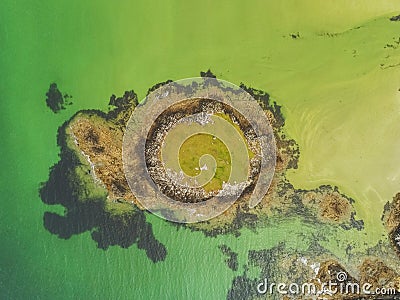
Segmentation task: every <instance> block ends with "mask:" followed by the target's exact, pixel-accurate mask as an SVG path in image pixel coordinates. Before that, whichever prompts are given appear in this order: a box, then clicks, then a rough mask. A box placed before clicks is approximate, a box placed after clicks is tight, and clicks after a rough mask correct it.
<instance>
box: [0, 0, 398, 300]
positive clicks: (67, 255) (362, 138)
mask: <svg viewBox="0 0 400 300" xmlns="http://www.w3.org/2000/svg"><path fill="white" fill-rule="evenodd" d="M0 5H1V10H0V54H1V55H0V66H1V71H2V72H1V80H0V92H1V102H0V106H1V112H2V117H1V118H0V120H1V121H0V124H1V133H2V145H1V157H2V160H1V162H2V168H1V181H0V185H1V191H2V196H1V200H2V209H1V210H0V220H1V221H0V222H1V227H0V228H1V231H0V233H1V238H2V243H1V244H2V246H1V250H0V253H1V255H0V297H1V298H4V299H29V298H34V299H35V298H38V299H47V298H48V299H61V298H67V299H72V298H74V299H76V298H82V299H113V298H122V299H159V298H168V299H223V298H225V296H226V293H227V290H228V288H229V287H230V284H231V281H232V278H233V277H234V276H235V274H236V275H237V274H240V272H242V271H243V269H242V268H241V267H240V268H239V271H237V272H233V271H231V270H229V269H228V268H227V267H226V265H225V264H224V262H223V260H224V257H223V255H222V253H221V252H220V251H219V250H218V248H217V247H218V245H220V244H221V243H226V244H228V245H229V246H231V247H232V249H233V250H234V251H236V252H238V253H239V266H242V265H243V264H244V263H246V260H247V251H248V250H249V249H262V248H269V247H272V246H274V245H276V244H277V243H278V242H279V241H289V244H290V245H291V246H292V247H298V248H300V249H304V248H306V246H307V241H305V240H303V239H300V238H298V237H299V234H301V233H308V234H311V233H312V232H313V231H315V230H317V228H314V227H313V226H311V225H307V226H306V225H304V224H302V223H301V222H300V221H298V220H295V219H294V220H287V221H285V222H281V223H278V224H277V225H276V226H273V227H270V228H264V229H260V230H259V231H258V233H254V232H252V231H249V230H243V231H242V235H241V236H240V237H239V238H234V237H233V236H223V237H219V238H216V239H214V238H213V239H211V238H205V237H204V236H203V235H202V234H200V233H193V232H190V231H188V230H182V229H181V230H178V231H177V230H176V228H175V227H172V226H170V225H169V224H168V223H167V222H165V221H163V220H161V219H158V218H156V217H152V216H151V217H149V219H150V221H151V222H152V223H153V229H154V231H155V236H156V238H157V239H159V240H160V241H161V242H162V243H164V244H165V245H166V247H167V249H168V254H167V258H166V260H165V261H164V262H160V263H157V264H153V263H152V262H151V261H150V260H149V259H147V257H146V255H145V253H144V251H142V250H138V249H137V247H136V246H135V245H134V246H132V247H130V248H129V249H121V248H119V247H112V248H110V249H109V250H107V251H103V250H100V249H97V248H96V245H95V243H94V242H93V241H92V240H91V238H90V234H89V233H86V234H82V235H78V236H74V237H72V238H71V239H69V240H61V239H59V238H57V237H56V236H55V235H52V234H50V233H49V232H47V231H46V230H45V229H44V227H43V219H42V218H43V213H44V212H45V211H47V210H52V211H58V212H61V213H62V208H60V207H48V206H46V205H44V204H43V203H42V202H41V200H40V198H39V196H38V186H39V183H40V182H42V181H45V180H47V176H48V168H49V167H50V166H51V165H52V164H54V163H55V162H56V161H57V160H58V156H57V154H58V149H57V147H56V130H57V127H58V126H59V125H60V124H61V123H62V122H63V121H64V120H66V119H68V118H69V117H70V116H71V115H72V114H73V112H75V111H77V110H79V109H83V108H103V109H105V108H106V105H107V103H108V98H109V96H110V95H111V94H113V93H115V94H117V95H119V94H122V92H123V91H124V90H127V89H132V88H133V89H135V91H136V92H137V93H138V94H139V97H144V95H145V93H146V91H147V89H148V88H149V87H150V86H152V85H153V84H155V83H157V82H160V81H164V80H166V79H180V78H186V77H193V76H198V73H199V71H205V70H207V69H208V68H211V70H212V71H213V72H214V73H215V74H216V75H217V76H218V77H220V78H222V79H225V80H228V81H231V82H233V83H236V84H239V83H240V82H244V83H245V84H247V85H250V86H253V87H255V88H259V89H263V90H266V91H267V92H269V93H270V94H271V96H272V97H273V98H274V99H275V100H277V101H278V102H279V104H282V105H283V111H284V114H285V116H286V131H287V133H288V135H290V137H292V138H294V139H295V140H296V141H297V142H298V144H299V145H300V151H301V156H300V163H299V169H298V170H295V171H291V172H290V174H289V175H288V178H289V179H290V180H291V182H292V183H293V184H294V185H295V186H296V187H298V188H313V187H316V186H318V185H320V184H336V185H338V186H339V187H340V189H341V192H343V193H346V194H347V195H349V196H351V197H353V198H354V199H355V200H356V204H355V205H356V208H357V217H358V218H362V219H364V221H365V227H366V228H365V232H366V233H367V235H364V232H361V233H358V232H354V231H344V230H342V231H339V233H337V234H336V235H335V236H333V237H332V238H331V241H332V242H331V243H326V246H327V247H328V248H329V249H330V250H331V251H333V252H334V253H335V254H337V255H338V256H339V257H344V249H343V247H342V246H343V245H345V244H346V241H352V240H354V243H356V245H358V246H359V248H360V249H363V247H367V246H372V245H374V244H375V243H376V241H377V240H378V239H379V238H380V237H381V235H382V234H383V228H382V226H381V225H380V215H381V212H382V209H383V205H384V203H385V202H386V201H388V200H390V199H391V197H392V196H393V195H394V194H395V193H396V192H397V191H399V190H400V188H399V187H400V184H399V183H400V177H399V172H400V171H399V168H398V166H399V160H400V159H399V155H398V153H399V149H400V139H399V135H400V122H399V121H400V120H399V117H400V114H399V110H400V92H399V91H398V89H399V88H400V82H399V79H398V78H399V75H400V74H399V73H400V67H393V68H386V69H382V67H386V66H387V65H390V64H397V63H399V62H400V51H399V50H398V49H391V48H388V49H385V48H384V46H385V45H386V44H388V43H389V44H390V43H393V38H398V37H399V36H400V22H397V23H396V22H390V21H388V17H389V16H392V15H394V14H396V15H397V14H399V13H400V4H399V3H398V1H345V0H341V1H329V2H327V1H316V0H313V1H311V0H308V1H301V2H300V1H246V2H239V1H219V2H218V3H215V1H198V2H193V1H191V2H189V1H163V2H158V1H157V2H153V3H148V2H147V1H119V2H117V3H114V2H109V1H56V2H54V1H19V2H15V1H8V0H6V1H3V2H2V3H1V4H0ZM358 26H361V27H360V28H359V29H354V30H350V29H352V28H355V27H358ZM297 32H298V33H299V35H300V38H297V39H293V38H291V37H290V34H297ZM324 33H339V34H338V35H336V36H333V37H330V36H327V35H324ZM341 33H342V34H341ZM388 56H389V57H388ZM380 64H385V65H384V66H382V67H381V65H380ZM53 81H55V82H57V83H58V85H59V88H60V89H61V91H63V92H67V93H69V94H72V95H73V97H74V98H73V102H74V104H73V106H71V107H70V108H68V110H67V111H64V112H62V113H60V114H59V115H54V114H53V113H52V112H50V110H48V109H47V108H46V106H45V101H44V100H45V92H46V90H47V89H48V86H49V84H50V82H53ZM364 243H366V245H364Z"/></svg>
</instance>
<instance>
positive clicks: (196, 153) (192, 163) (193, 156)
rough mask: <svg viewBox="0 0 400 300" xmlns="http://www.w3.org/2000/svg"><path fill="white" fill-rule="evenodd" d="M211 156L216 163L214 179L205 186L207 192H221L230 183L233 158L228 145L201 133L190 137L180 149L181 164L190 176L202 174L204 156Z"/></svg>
mask: <svg viewBox="0 0 400 300" xmlns="http://www.w3.org/2000/svg"><path fill="white" fill-rule="evenodd" d="M207 154H208V155H211V156H212V157H214V159H215V161H216V171H215V175H214V177H213V178H212V179H211V180H210V181H209V182H208V183H207V184H206V185H205V186H204V189H205V190H206V191H207V192H210V191H215V190H219V189H221V188H222V184H223V182H228V180H229V177H230V173H231V165H232V164H231V156H230V153H229V150H228V148H227V147H226V145H225V144H224V143H223V142H222V141H221V140H220V139H219V138H217V137H215V136H213V135H211V134H204V133H199V134H195V135H192V136H191V137H189V138H188V139H187V140H186V141H185V142H184V143H183V144H182V146H181V147H180V149H179V163H180V166H181V168H182V170H183V171H184V172H185V173H186V174H187V175H189V176H197V175H199V174H200V173H201V168H202V166H200V165H199V163H200V158H201V157H202V156H203V155H207Z"/></svg>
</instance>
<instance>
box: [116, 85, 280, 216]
mask: <svg viewBox="0 0 400 300" xmlns="http://www.w3.org/2000/svg"><path fill="white" fill-rule="evenodd" d="M275 162H276V145H275V139H274V135H273V131H272V127H271V126H270V124H269V121H268V119H267V117H266V115H265V112H264V111H263V110H262V108H261V107H260V105H259V104H258V103H257V101H256V100H255V99H254V98H253V97H252V96H251V95H250V94H248V93H247V92H246V91H244V90H243V89H241V88H240V87H238V86H236V85H234V84H232V83H229V82H227V81H223V80H218V79H215V78H208V77H205V78H188V79H183V80H179V81H175V82H171V83H168V84H166V85H163V86H161V87H159V88H158V89H156V90H154V91H152V92H151V93H149V94H148V95H147V97H146V98H145V99H144V100H143V101H142V103H141V104H140V105H138V106H137V107H136V109H135V110H134V112H133V114H132V116H131V118H130V120H129V122H128V124H127V128H126V131H125V135H124V140H123V164H124V172H125V176H126V179H127V182H128V184H129V186H130V188H131V190H132V192H133V194H134V195H135V197H136V198H137V200H138V201H139V202H140V204H142V205H143V206H144V207H145V208H146V209H147V210H149V211H150V212H152V213H154V214H156V215H158V216H160V217H162V218H164V219H167V220H170V221H173V222H180V223H194V222H201V221H205V220H208V219H211V218H213V217H216V216H218V215H220V214H221V213H223V212H224V211H225V210H226V209H228V208H229V207H230V206H231V205H232V204H233V203H234V202H235V201H236V200H238V199H239V198H240V197H244V198H246V199H248V206H249V207H250V208H252V207H254V206H256V205H257V204H258V203H259V202H260V201H261V200H262V198H263V197H264V196H265V194H266V193H267V191H268V188H269V185H270V183H271V181H272V178H273V175H274V171H275Z"/></svg>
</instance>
